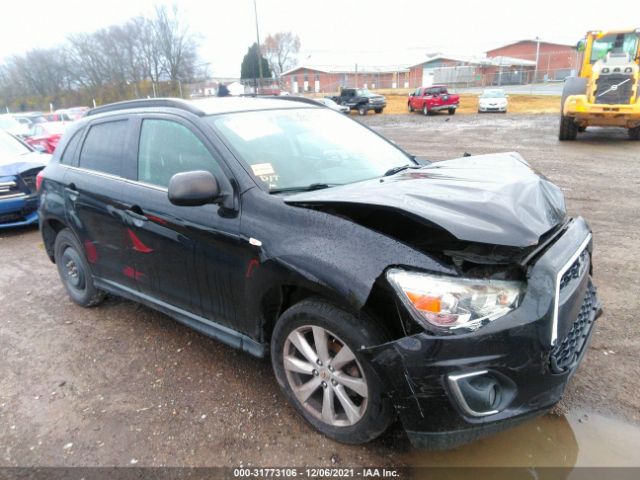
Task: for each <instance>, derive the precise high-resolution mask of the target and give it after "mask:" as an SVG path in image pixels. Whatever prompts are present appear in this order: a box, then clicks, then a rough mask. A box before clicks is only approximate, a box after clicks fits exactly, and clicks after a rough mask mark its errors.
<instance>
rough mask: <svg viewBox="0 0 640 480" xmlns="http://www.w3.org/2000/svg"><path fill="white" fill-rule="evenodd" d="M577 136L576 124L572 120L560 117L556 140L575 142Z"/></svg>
mask: <svg viewBox="0 0 640 480" xmlns="http://www.w3.org/2000/svg"><path fill="white" fill-rule="evenodd" d="M577 136H578V126H577V125H576V122H574V121H573V118H571V117H565V116H564V115H561V116H560V132H559V133H558V139H559V140H560V141H564V140H575V139H576V137H577Z"/></svg>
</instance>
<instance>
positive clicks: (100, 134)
mask: <svg viewBox="0 0 640 480" xmlns="http://www.w3.org/2000/svg"><path fill="white" fill-rule="evenodd" d="M130 126H131V123H130V120H129V119H127V118H126V117H112V118H109V119H108V120H101V121H97V122H94V123H92V124H91V125H90V126H89V127H88V129H87V130H86V133H85V136H84V139H83V141H82V145H81V148H80V154H79V157H78V160H77V165H76V166H70V167H69V168H68V171H67V173H66V175H65V178H64V182H65V189H64V192H65V193H64V195H65V203H66V211H67V215H68V222H69V225H71V226H72V228H73V230H74V231H75V233H76V235H77V236H78V238H79V240H80V242H81V243H82V244H83V246H84V249H85V254H86V256H87V260H88V261H89V263H90V264H91V268H92V271H93V273H94V275H96V276H97V277H99V278H102V279H104V280H107V281H109V282H115V283H118V284H120V285H123V286H126V287H129V288H132V289H135V288H136V280H135V274H134V272H133V270H132V267H131V259H130V257H129V252H128V241H127V237H126V236H125V232H124V223H123V218H124V206H123V204H122V202H121V200H120V199H121V195H122V187H123V185H124V179H123V175H124V173H123V172H124V166H125V164H126V163H127V162H132V161H135V156H133V154H132V152H131V145H132V140H133V138H132V130H131V128H130Z"/></svg>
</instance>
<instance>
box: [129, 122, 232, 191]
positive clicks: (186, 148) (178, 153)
mask: <svg viewBox="0 0 640 480" xmlns="http://www.w3.org/2000/svg"><path fill="white" fill-rule="evenodd" d="M194 170H205V171H208V172H211V173H213V174H214V175H216V176H217V177H218V178H220V175H221V174H222V171H221V170H220V165H219V164H218V162H216V160H215V159H214V158H213V156H212V155H211V153H210V152H209V150H207V148H206V147H205V146H204V144H203V143H202V142H201V141H200V139H199V138H198V137H197V136H196V135H195V134H194V133H193V132H192V131H191V130H189V129H188V128H187V127H185V126H184V125H181V124H180V123H177V122H173V121H171V120H159V119H149V120H144V121H143V122H142V131H141V132H140V148H139V151H138V180H139V181H141V182H145V183H149V184H151V185H157V186H160V187H168V186H169V180H171V177H173V176H174V175H175V174H176V173H180V172H190V171H194Z"/></svg>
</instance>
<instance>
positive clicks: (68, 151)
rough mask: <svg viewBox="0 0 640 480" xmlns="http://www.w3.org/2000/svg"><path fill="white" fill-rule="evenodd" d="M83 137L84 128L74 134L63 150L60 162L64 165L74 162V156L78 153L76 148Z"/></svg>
mask: <svg viewBox="0 0 640 480" xmlns="http://www.w3.org/2000/svg"><path fill="white" fill-rule="evenodd" d="M81 138H82V130H80V131H78V132H76V133H74V134H73V137H71V140H69V143H67V146H66V147H65V149H64V152H62V156H61V157H60V163H62V164H64V165H71V164H72V163H73V156H74V154H75V153H76V149H77V148H78V143H80V139H81Z"/></svg>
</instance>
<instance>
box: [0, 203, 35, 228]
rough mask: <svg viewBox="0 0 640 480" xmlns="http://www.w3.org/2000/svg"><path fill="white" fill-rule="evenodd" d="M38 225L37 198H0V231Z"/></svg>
mask: <svg viewBox="0 0 640 480" xmlns="http://www.w3.org/2000/svg"><path fill="white" fill-rule="evenodd" d="M35 223H38V196H37V195H20V196H16V197H13V198H5V199H3V198H1V197H0V229H3V228H13V227H21V226H26V225H33V224H35Z"/></svg>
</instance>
